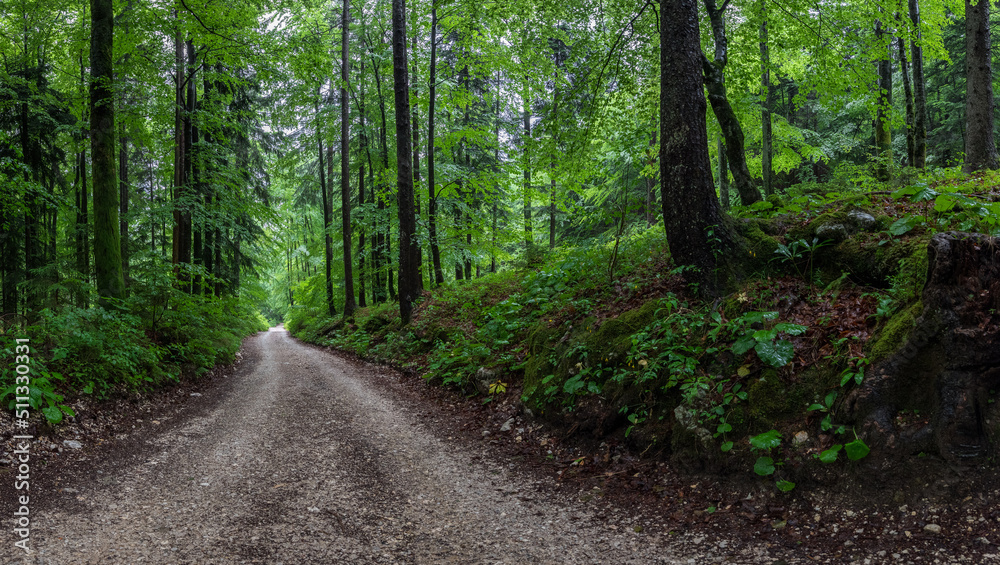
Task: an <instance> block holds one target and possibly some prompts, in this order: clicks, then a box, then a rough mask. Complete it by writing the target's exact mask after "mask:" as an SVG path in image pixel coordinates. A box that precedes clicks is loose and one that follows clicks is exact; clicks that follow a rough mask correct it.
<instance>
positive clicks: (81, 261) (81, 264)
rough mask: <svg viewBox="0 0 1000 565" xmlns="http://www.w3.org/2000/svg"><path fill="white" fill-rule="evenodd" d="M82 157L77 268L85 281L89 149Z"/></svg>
mask: <svg viewBox="0 0 1000 565" xmlns="http://www.w3.org/2000/svg"><path fill="white" fill-rule="evenodd" d="M79 159H80V164H79V167H80V215H79V216H78V217H77V224H76V226H77V227H76V229H77V233H78V234H79V237H80V246H79V247H78V248H77V256H76V268H77V270H78V271H80V275H81V276H82V278H83V282H84V283H89V282H90V213H89V212H88V209H87V208H88V206H87V205H88V203H89V200H90V195H89V191H88V190H87V177H88V176H89V175H88V172H87V151H86V149H83V150H81V151H80V154H79ZM81 297H82V301H81V304H80V305H81V306H83V307H84V308H86V307H87V305H88V302H89V301H88V300H87V295H86V293H82V294H81Z"/></svg>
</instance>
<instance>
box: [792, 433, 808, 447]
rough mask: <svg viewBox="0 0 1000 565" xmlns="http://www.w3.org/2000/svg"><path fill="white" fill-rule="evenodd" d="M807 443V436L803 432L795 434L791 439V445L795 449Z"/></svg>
mask: <svg viewBox="0 0 1000 565" xmlns="http://www.w3.org/2000/svg"><path fill="white" fill-rule="evenodd" d="M807 441H809V434H808V433H806V432H805V431H804V430H803V431H801V432H797V433H796V434H795V437H794V438H793V439H792V444H793V445H795V447H799V446H800V445H802V444H804V443H805V442H807Z"/></svg>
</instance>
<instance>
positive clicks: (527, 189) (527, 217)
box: [522, 90, 534, 253]
mask: <svg viewBox="0 0 1000 565" xmlns="http://www.w3.org/2000/svg"><path fill="white" fill-rule="evenodd" d="M523 98H524V140H523V143H522V145H523V151H524V153H523V156H522V158H523V159H524V245H525V246H526V247H527V249H526V253H530V252H531V246H532V244H533V243H534V238H533V237H532V235H531V155H530V154H529V153H528V140H530V139H531V100H530V99H529V96H528V91H527V90H526V91H525V93H524V95H523Z"/></svg>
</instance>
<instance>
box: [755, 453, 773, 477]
mask: <svg viewBox="0 0 1000 565" xmlns="http://www.w3.org/2000/svg"><path fill="white" fill-rule="evenodd" d="M753 472H754V473H757V474H758V475H760V476H762V477H766V476H768V475H773V474H774V459H771V458H770V457H758V458H757V462H756V463H754V465H753Z"/></svg>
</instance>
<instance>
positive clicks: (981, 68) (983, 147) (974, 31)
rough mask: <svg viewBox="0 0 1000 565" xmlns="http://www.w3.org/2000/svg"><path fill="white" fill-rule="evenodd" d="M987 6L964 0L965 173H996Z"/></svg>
mask: <svg viewBox="0 0 1000 565" xmlns="http://www.w3.org/2000/svg"><path fill="white" fill-rule="evenodd" d="M990 48H991V43H990V3H989V1H988V0H979V1H978V2H977V3H976V4H972V0H965V76H966V79H965V88H966V91H965V165H964V166H963V167H962V170H964V171H965V172H967V173H971V172H974V171H979V170H982V169H991V170H996V169H997V168H998V166H1000V163H998V158H997V147H996V143H995V142H994V136H993V122H994V118H993V105H994V103H993V68H992V66H991V62H990Z"/></svg>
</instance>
